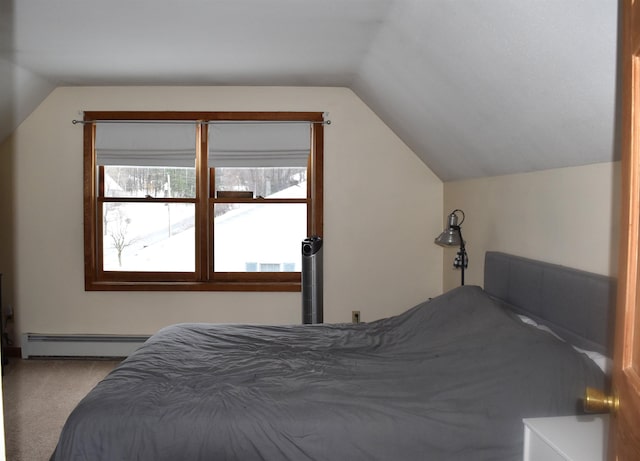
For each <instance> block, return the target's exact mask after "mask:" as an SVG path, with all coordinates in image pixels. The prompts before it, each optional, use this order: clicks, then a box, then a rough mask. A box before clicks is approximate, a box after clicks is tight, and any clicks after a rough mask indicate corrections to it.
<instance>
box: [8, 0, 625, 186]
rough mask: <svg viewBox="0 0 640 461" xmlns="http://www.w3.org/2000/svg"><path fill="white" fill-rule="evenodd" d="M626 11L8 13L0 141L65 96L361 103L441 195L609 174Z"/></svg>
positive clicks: (12, 8) (73, 2)
mask: <svg viewBox="0 0 640 461" xmlns="http://www.w3.org/2000/svg"><path fill="white" fill-rule="evenodd" d="M616 31H617V1H615V0H537V1H522V0H457V1H453V0H322V1H317V0H102V1H100V0H1V1H0V122H2V125H3V126H2V130H1V131H0V139H3V138H5V137H6V135H7V134H8V133H9V132H11V131H12V130H13V129H14V128H15V126H16V125H17V124H18V123H19V122H20V121H21V120H22V119H24V117H26V116H27V115H28V113H29V111H30V110H33V108H35V107H36V106H37V104H38V103H39V102H40V101H41V100H42V98H44V97H46V95H47V94H48V93H49V92H50V91H51V89H53V88H55V87H56V86H58V85H159V84H162V85H167V84H169V85H287V86H295V85H303V86H343V87H349V88H351V89H352V90H353V91H354V92H355V93H356V94H358V95H359V96H360V97H361V98H362V100H363V101H364V102H365V103H366V104H368V105H369V106H370V107H371V108H372V109H373V110H374V111H375V112H376V113H377V114H378V115H379V116H380V117H381V118H382V119H383V120H384V121H385V122H386V123H387V124H388V125H389V126H390V127H391V128H392V129H393V130H394V131H395V132H396V133H397V134H398V135H399V136H400V137H401V138H402V139H403V140H404V141H405V142H406V143H407V144H408V145H409V147H411V148H412V149H413V150H414V151H415V152H416V154H417V155H418V156H419V157H420V158H421V159H422V160H423V161H424V162H425V163H426V164H427V165H428V166H429V167H430V168H431V169H432V170H433V171H434V172H435V173H436V174H437V175H438V176H439V177H440V178H441V179H442V180H445V181H449V180H457V179H464V178H472V177H480V176H492V175H499V174H509V173H516V172H526V171H535V170H540V169H548V168H558V167H563V166H573V165H584V164H589V163H596V162H607V161H611V160H613V159H614V158H615V154H614V131H615V127H614V119H615V117H614V114H615V66H616V35H617V32H616Z"/></svg>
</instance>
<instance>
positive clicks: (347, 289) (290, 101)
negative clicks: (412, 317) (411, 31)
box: [0, 87, 443, 340]
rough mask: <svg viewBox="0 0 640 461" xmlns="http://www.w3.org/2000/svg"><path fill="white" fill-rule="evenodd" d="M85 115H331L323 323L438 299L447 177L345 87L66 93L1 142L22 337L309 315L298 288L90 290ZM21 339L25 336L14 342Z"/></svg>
mask: <svg viewBox="0 0 640 461" xmlns="http://www.w3.org/2000/svg"><path fill="white" fill-rule="evenodd" d="M84 110H193V111H197V110H207V111H216V110H231V111H233V110H235V111H258V110H268V111H271V110H282V111H326V112H328V113H329V118H330V119H331V122H332V123H331V125H330V126H328V127H327V128H326V130H325V244H324V260H325V300H324V306H325V320H326V321H328V322H343V321H349V320H350V318H351V310H354V309H358V310H360V311H361V312H362V319H363V320H365V321H369V320H373V319H376V318H380V317H384V316H388V315H392V314H395V313H399V312H401V311H403V310H405V309H406V308H408V307H411V306H412V305H414V304H416V303H417V302H420V301H422V300H424V299H425V298H426V297H428V296H434V295H436V294H439V293H440V292H441V290H442V251H441V249H440V248H438V247H436V246H435V245H433V244H432V243H431V241H432V240H431V239H432V236H433V235H435V234H436V233H437V232H439V231H440V230H441V227H442V216H443V209H442V203H443V184H442V182H441V181H440V180H439V179H438V178H437V177H435V176H434V175H433V173H432V172H431V171H430V170H429V169H428V168H427V167H426V166H425V165H424V164H423V163H422V162H421V161H420V160H419V159H418V158H417V157H416V156H415V155H414V154H413V152H411V151H410V150H409V149H408V148H407V147H406V146H405V145H404V144H403V143H402V142H401V141H400V140H399V139H398V138H397V136H395V134H394V133H393V132H391V131H390V130H389V128H388V127H387V126H386V125H384V124H383V123H382V122H381V121H380V119H379V118H378V117H377V116H376V115H375V114H374V113H373V112H371V111H370V110H369V108H368V107H367V106H366V105H364V104H363V102H362V101H361V100H360V99H359V98H358V97H357V96H355V94H354V93H353V92H352V91H350V90H348V89H343V88H268V87H251V88H250V87H162V88H161V87H141V88H131V87H100V88H86V87H84V88H75V87H74V88H58V89H56V90H54V91H53V92H52V93H51V94H50V95H49V97H48V98H47V99H46V100H45V101H44V102H43V103H42V104H41V105H40V106H39V107H38V108H37V109H36V110H35V111H34V112H33V113H32V114H31V115H30V116H29V117H28V118H27V119H26V120H25V121H24V122H23V123H22V124H21V125H20V127H19V128H18V129H17V130H16V131H15V132H14V133H13V135H12V136H11V137H10V138H9V139H8V140H7V141H5V142H4V143H3V144H2V145H0V161H1V162H2V164H1V165H0V166H1V168H2V170H3V173H2V177H0V179H2V180H3V181H6V182H5V183H4V186H3V188H2V189H0V191H1V192H2V193H3V195H4V197H3V198H2V200H0V207H1V208H0V216H2V217H3V226H7V227H6V228H5V230H2V231H0V232H2V233H1V234H0V237H1V238H2V240H1V244H0V246H1V248H0V271H2V272H4V273H5V274H6V278H7V280H6V282H7V283H6V284H5V285H6V287H5V288H6V290H7V295H6V296H5V300H6V301H8V302H9V303H11V304H12V305H13V306H15V311H16V322H17V323H16V325H15V328H14V329H15V331H16V333H21V332H38V333H122V334H124V333H131V334H136V333H139V334H149V333H152V332H154V331H156V330H157V329H158V328H160V327H163V326H165V325H167V324H171V323H175V322H190V321H204V322H253V323H299V321H300V316H301V313H300V294H299V293H179V292H178V293H153V292H144V293H131V292H129V293H111V292H85V291H84V289H83V286H84V285H83V283H84V280H83V225H82V222H83V214H82V128H81V126H80V125H72V123H71V121H72V119H78V118H82V111H84ZM14 339H16V340H17V339H19V338H17V337H16V338H14Z"/></svg>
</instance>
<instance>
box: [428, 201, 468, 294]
mask: <svg viewBox="0 0 640 461" xmlns="http://www.w3.org/2000/svg"><path fill="white" fill-rule="evenodd" d="M458 213H460V214H461V215H462V219H461V220H460V222H458ZM447 220H448V224H447V227H445V229H444V230H443V231H442V234H440V235H439V236H438V237H437V238H436V239H435V241H434V243H435V244H436V245H440V246H442V247H453V246H459V247H460V249H459V250H458V254H457V255H456V259H454V260H453V268H454V269H461V280H460V284H461V285H464V270H465V269H466V267H467V266H468V264H469V258H468V257H467V250H466V249H465V247H464V239H463V238H462V230H461V229H460V226H461V225H462V223H463V222H464V211H462V210H457V209H456V210H453V211H452V212H451V213H450V214H449V217H448V218H447Z"/></svg>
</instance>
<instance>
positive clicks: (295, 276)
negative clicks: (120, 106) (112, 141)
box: [83, 111, 324, 292]
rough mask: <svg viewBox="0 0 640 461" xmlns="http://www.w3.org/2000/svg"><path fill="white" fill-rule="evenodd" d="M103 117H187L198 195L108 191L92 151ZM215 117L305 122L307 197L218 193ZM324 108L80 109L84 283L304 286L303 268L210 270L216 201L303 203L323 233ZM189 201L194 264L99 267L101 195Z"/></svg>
mask: <svg viewBox="0 0 640 461" xmlns="http://www.w3.org/2000/svg"><path fill="white" fill-rule="evenodd" d="M100 121H110V122H114V121H123V122H124V121H138V122H139V121H186V122H188V121H192V122H194V123H196V124H197V129H196V135H197V136H196V137H197V140H196V144H197V146H196V151H197V154H196V196H195V198H194V199H177V198H174V199H171V198H161V199H160V198H158V199H154V198H126V199H118V198H105V197H104V194H103V193H102V191H99V190H98V186H99V184H100V178H99V177H98V176H99V174H100V171H101V168H98V166H97V162H96V152H95V133H96V129H95V127H96V124H97V123H99V122H100ZM215 121H267V122H277V121H282V122H310V123H311V124H312V127H313V129H312V130H311V152H310V155H309V164H308V166H307V197H306V198H300V199H268V198H251V199H249V198H246V199H242V198H233V199H229V198H216V197H215V193H214V191H213V187H210V184H212V180H213V179H212V178H213V176H214V175H215V172H214V170H213V168H210V167H209V166H208V165H207V155H206V152H207V147H208V144H207V143H208V139H207V136H208V130H206V129H203V128H204V127H206V124H207V123H209V122H215ZM323 121H324V118H323V113H322V112H175V111H170V112H166V111H163V112H153V111H135V112H132V111H88V112H85V113H84V143H83V151H84V154H83V157H84V166H83V170H84V185H83V188H84V193H83V196H84V197H83V200H84V253H85V263H84V264H85V270H84V272H85V290H86V291H283V292H295V291H300V290H301V274H300V272H214V271H213V239H214V235H213V207H214V205H215V204H216V203H231V202H232V203H261V204H262V203H305V204H306V205H307V234H308V235H309V236H320V237H322V234H323V195H324V194H323V149H324V141H323V139H324V124H323ZM105 201H106V202H118V201H126V202H138V201H139V202H142V203H152V202H158V203H167V202H176V203H194V206H195V208H196V211H195V220H196V222H195V235H196V237H195V238H196V242H195V246H196V250H195V257H196V261H195V266H196V268H195V272H188V273H185V272H126V271H104V270H103V269H102V221H101V215H102V205H103V203H104V202H105Z"/></svg>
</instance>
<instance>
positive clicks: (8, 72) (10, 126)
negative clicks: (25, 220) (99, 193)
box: [0, 0, 18, 345]
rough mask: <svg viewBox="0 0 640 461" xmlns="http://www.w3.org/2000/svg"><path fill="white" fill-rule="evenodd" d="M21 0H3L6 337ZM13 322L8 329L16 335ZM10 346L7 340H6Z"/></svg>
mask: <svg viewBox="0 0 640 461" xmlns="http://www.w3.org/2000/svg"><path fill="white" fill-rule="evenodd" d="M15 1H17V0H3V1H1V2H0V49H1V50H3V52H2V54H0V274H2V279H1V283H2V295H1V296H2V298H1V299H0V302H1V306H2V326H3V331H2V333H3V337H5V336H4V333H5V325H7V314H8V312H9V308H12V306H14V305H15V301H16V300H15V299H14V293H15V292H16V290H15V283H16V282H15V273H16V258H15V250H14V248H15V243H16V242H15V231H14V229H15V211H16V210H15V208H14V191H15V180H14V177H15V174H14V171H15V144H14V140H13V139H12V138H11V136H10V134H11V132H12V131H13V130H14V127H15V125H16V120H17V118H18V108H17V92H18V88H17V85H18V82H17V81H16V72H15V69H16V67H15V66H14V64H13V62H14V59H13V58H14V53H15V47H14V28H13V23H12V18H13V14H14V5H15ZM12 327H13V323H11V324H9V325H7V327H6V332H7V333H8V335H9V337H10V338H14V337H15V336H14V332H13V330H12ZM5 345H6V343H5Z"/></svg>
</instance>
